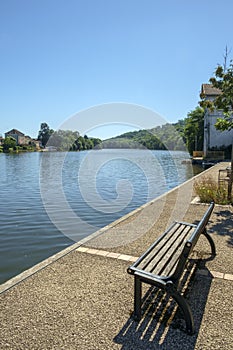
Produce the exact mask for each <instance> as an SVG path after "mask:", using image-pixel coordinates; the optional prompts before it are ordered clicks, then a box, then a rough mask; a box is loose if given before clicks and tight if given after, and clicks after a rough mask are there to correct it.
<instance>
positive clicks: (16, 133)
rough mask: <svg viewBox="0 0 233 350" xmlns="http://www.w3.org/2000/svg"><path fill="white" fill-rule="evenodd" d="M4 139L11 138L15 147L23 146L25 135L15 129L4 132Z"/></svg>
mask: <svg viewBox="0 0 233 350" xmlns="http://www.w3.org/2000/svg"><path fill="white" fill-rule="evenodd" d="M6 137H13V138H14V139H15V140H16V144H17V146H20V145H24V144H25V135H24V134H23V133H22V132H21V131H19V130H17V129H12V130H10V131H8V132H6V133H5V138H6Z"/></svg>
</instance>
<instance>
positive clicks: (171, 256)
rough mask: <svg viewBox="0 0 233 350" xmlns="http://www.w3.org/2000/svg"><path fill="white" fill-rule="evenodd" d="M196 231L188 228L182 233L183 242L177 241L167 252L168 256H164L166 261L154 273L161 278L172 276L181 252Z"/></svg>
mask: <svg viewBox="0 0 233 350" xmlns="http://www.w3.org/2000/svg"><path fill="white" fill-rule="evenodd" d="M193 231H194V228H192V227H190V226H186V227H185V228H184V230H183V233H182V238H183V239H182V240H176V242H174V244H173V246H172V247H170V249H169V250H168V251H167V253H166V256H164V258H163V259H164V260H163V261H161V262H160V264H159V265H157V266H156V270H155V269H154V270H153V273H156V274H159V275H161V276H171V275H172V273H173V272H174V271H175V268H176V265H177V263H178V261H179V258H180V255H181V252H182V250H183V248H184V244H185V242H186V240H187V238H188V237H189V236H190V234H191V233H192V232H193ZM166 260H167V263H166V264H165V263H164V264H163V262H164V261H166Z"/></svg>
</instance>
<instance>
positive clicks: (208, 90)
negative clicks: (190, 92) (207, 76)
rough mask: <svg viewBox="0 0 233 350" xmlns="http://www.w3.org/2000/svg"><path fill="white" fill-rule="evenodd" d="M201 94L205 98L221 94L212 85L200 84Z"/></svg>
mask: <svg viewBox="0 0 233 350" xmlns="http://www.w3.org/2000/svg"><path fill="white" fill-rule="evenodd" d="M201 93H202V94H204V95H206V96H218V95H220V94H221V90H219V89H218V88H215V87H213V85H212V84H202V86H201Z"/></svg>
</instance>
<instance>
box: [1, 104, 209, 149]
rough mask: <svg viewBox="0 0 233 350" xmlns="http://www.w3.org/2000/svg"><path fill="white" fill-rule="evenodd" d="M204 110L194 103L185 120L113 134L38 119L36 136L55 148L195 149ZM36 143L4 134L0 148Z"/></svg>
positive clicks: (200, 139) (199, 142) (199, 145)
mask: <svg viewBox="0 0 233 350" xmlns="http://www.w3.org/2000/svg"><path fill="white" fill-rule="evenodd" d="M203 132H204V110H203V109H202V108H201V107H197V108H196V109H195V110H194V111H191V112H190V113H189V114H188V116H187V117H186V118H185V119H184V120H179V121H178V122H177V123H174V124H169V123H167V124H164V125H162V126H157V127H155V128H153V129H150V130H139V131H132V132H127V133H124V134H122V135H119V136H117V137H114V138H110V139H107V140H104V141H103V140H101V139H99V138H93V137H88V136H87V135H84V136H81V135H80V134H79V132H78V131H71V130H57V131H54V130H53V129H51V128H50V127H49V125H48V124H47V123H45V122H44V123H41V126H40V130H39V132H38V140H39V141H40V142H41V145H42V147H43V148H45V147H54V148H55V149H56V150H58V151H83V150H90V149H101V148H146V149H151V150H166V149H168V150H187V149H188V151H189V153H190V154H192V152H193V151H194V150H200V151H202V149H203ZM33 146H35V145H33V144H30V145H24V146H21V147H20V146H17V144H16V140H15V139H14V138H12V137H7V138H6V139H5V140H4V144H3V145H2V146H0V152H1V151H3V152H9V151H11V150H13V151H20V150H24V151H27V150H28V151H32V150H35V149H36V147H33Z"/></svg>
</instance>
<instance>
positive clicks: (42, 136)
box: [38, 123, 54, 147]
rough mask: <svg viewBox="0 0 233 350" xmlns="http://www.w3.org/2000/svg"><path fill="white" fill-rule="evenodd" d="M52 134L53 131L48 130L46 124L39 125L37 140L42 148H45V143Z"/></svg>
mask: <svg viewBox="0 0 233 350" xmlns="http://www.w3.org/2000/svg"><path fill="white" fill-rule="evenodd" d="M53 133H54V131H53V129H50V128H49V126H48V124H47V123H41V125H40V130H39V133H38V140H40V141H41V143H42V146H43V147H45V145H46V143H47V142H48V140H49V138H50V136H51V135H52V134H53Z"/></svg>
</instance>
